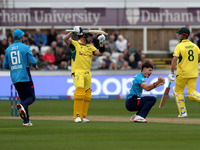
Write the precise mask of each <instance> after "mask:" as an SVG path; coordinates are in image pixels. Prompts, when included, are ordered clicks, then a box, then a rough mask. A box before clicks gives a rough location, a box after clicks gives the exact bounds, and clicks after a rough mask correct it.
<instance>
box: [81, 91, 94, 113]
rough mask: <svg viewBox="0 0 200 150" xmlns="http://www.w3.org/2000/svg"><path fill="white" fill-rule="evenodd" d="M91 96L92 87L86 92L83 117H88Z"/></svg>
mask: <svg viewBox="0 0 200 150" xmlns="http://www.w3.org/2000/svg"><path fill="white" fill-rule="evenodd" d="M91 98H92V89H89V90H87V91H86V92H85V99H84V103H83V116H81V117H87V113H88V108H89V103H90V101H91Z"/></svg>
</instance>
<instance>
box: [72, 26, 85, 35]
mask: <svg viewBox="0 0 200 150" xmlns="http://www.w3.org/2000/svg"><path fill="white" fill-rule="evenodd" d="M73 30H74V33H76V34H81V33H82V32H83V29H82V28H81V27H80V26H74V29H73Z"/></svg>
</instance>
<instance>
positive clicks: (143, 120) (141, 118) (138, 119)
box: [134, 115, 147, 123]
mask: <svg viewBox="0 0 200 150" xmlns="http://www.w3.org/2000/svg"><path fill="white" fill-rule="evenodd" d="M134 122H140V123H147V120H146V119H144V118H143V117H141V116H139V115H138V116H136V117H135V119H134Z"/></svg>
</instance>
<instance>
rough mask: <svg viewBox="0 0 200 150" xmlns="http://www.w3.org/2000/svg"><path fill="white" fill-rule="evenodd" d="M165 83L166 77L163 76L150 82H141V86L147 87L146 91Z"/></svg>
mask: <svg viewBox="0 0 200 150" xmlns="http://www.w3.org/2000/svg"><path fill="white" fill-rule="evenodd" d="M163 84H165V79H163V78H162V77H161V76H159V77H158V81H156V82H154V83H152V84H148V83H147V82H144V83H141V85H140V86H141V87H142V88H143V89H145V90H146V91H151V90H153V89H155V88H156V87H159V86H161V85H163Z"/></svg>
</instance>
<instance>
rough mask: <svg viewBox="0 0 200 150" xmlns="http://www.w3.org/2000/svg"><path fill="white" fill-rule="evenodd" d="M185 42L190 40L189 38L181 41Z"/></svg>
mask: <svg viewBox="0 0 200 150" xmlns="http://www.w3.org/2000/svg"><path fill="white" fill-rule="evenodd" d="M184 42H189V40H188V39H184V40H182V41H181V43H184Z"/></svg>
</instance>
